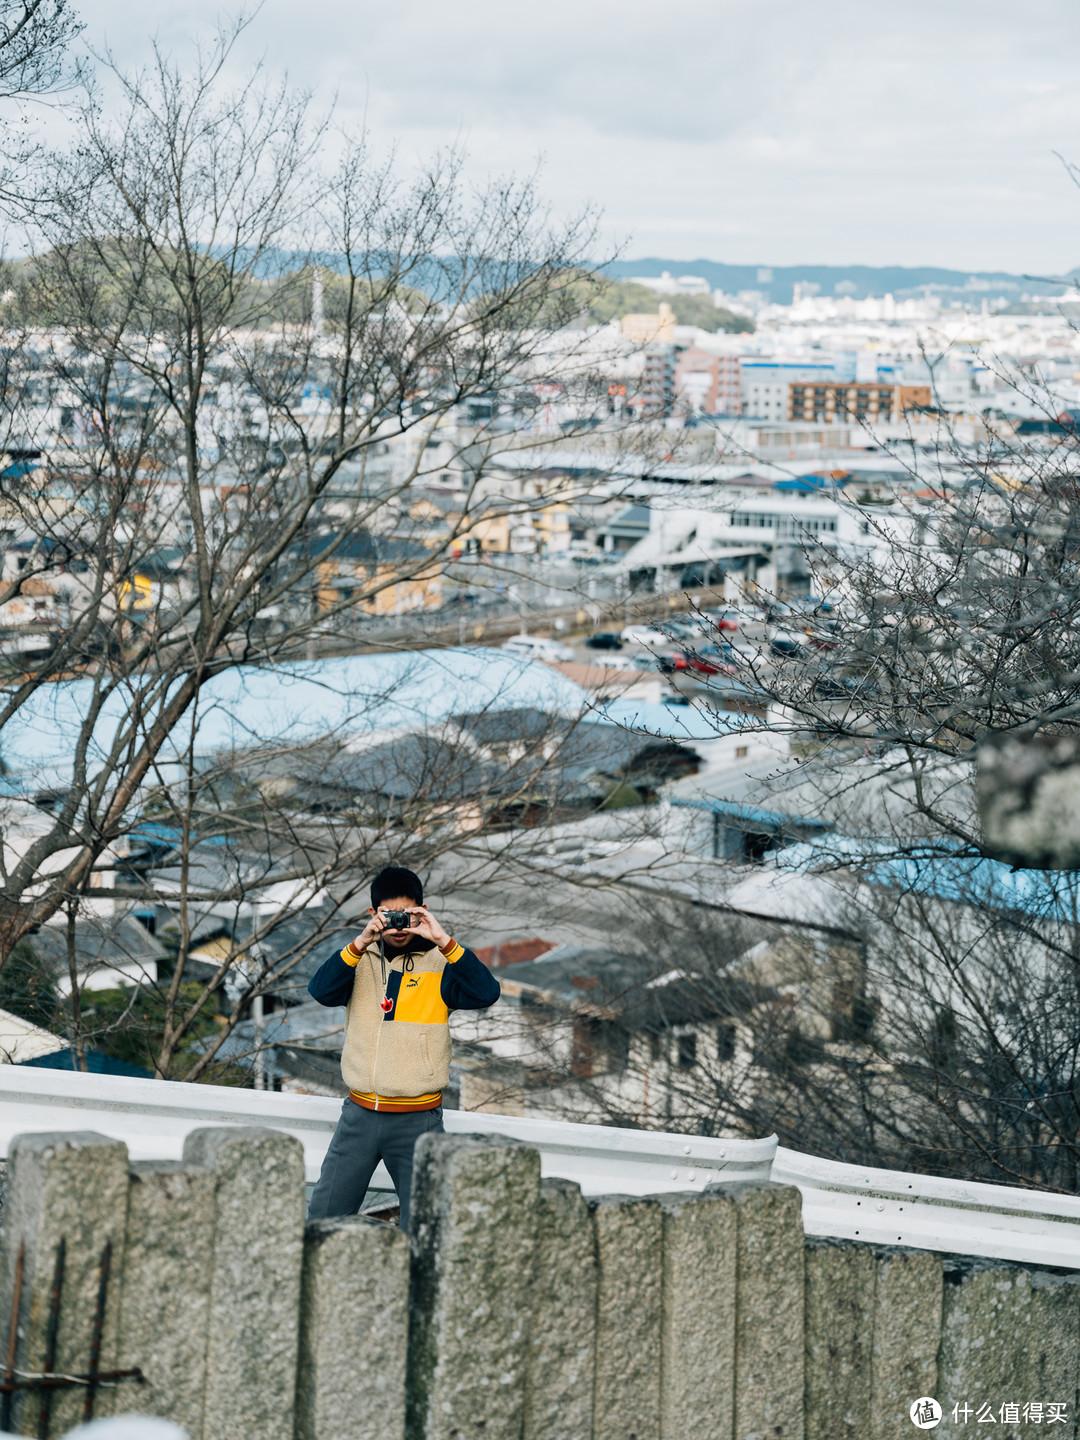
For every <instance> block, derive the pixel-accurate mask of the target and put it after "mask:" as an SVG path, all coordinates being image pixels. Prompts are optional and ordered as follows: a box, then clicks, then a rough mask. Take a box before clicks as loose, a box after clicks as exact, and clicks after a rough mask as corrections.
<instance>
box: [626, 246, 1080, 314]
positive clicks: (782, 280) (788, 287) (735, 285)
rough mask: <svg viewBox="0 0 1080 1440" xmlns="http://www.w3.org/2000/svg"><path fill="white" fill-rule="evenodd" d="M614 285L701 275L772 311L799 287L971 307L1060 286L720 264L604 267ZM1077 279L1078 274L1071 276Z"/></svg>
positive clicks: (907, 271)
mask: <svg viewBox="0 0 1080 1440" xmlns="http://www.w3.org/2000/svg"><path fill="white" fill-rule="evenodd" d="M605 269H606V271H607V273H608V274H610V275H611V276H612V277H613V278H614V279H617V280H627V279H629V278H630V277H631V276H632V275H661V274H662V273H663V272H664V271H665V270H669V271H670V272H671V274H672V275H701V276H703V277H704V278H705V279H706V280H707V281H708V282H709V284H710V285H711V286H712V288H713V289H714V290H724V291H726V292H727V293H728V294H729V295H737V294H738V293H739V291H740V290H760V291H761V292H762V293H763V294H764V295H766V296H767V297H768V298H769V300H771V301H772V302H773V304H776V305H790V304H791V300H792V291H793V289H794V286H795V284H796V283H797V282H801V283H802V284H804V285H806V284H811V285H816V286H817V287H818V289H817V292H816V293H817V294H819V295H851V296H852V297H853V298H854V299H856V300H865V299H867V298H868V297H869V296H881V295H887V294H891V295H894V296H895V297H896V299H897V300H906V299H908V298H909V297H911V296H914V295H925V294H935V295H940V296H941V299H942V300H943V301H945V302H948V301H949V300H960V299H963V300H965V301H967V302H968V303H970V302H971V301H972V300H980V299H982V298H983V297H984V296H985V297H986V299H988V300H996V299H999V298H1002V299H1008V300H1019V299H1020V298H1021V297H1022V296H1024V295H1028V296H1031V297H1033V298H1035V297H1039V296H1043V295H1049V294H1053V293H1054V292H1055V291H1056V290H1059V288H1060V287H1059V286H1056V285H1053V284H1048V283H1044V282H1040V281H1037V280H1028V279H1025V278H1024V277H1023V276H1022V275H1011V274H1009V273H1008V271H1005V270H983V271H970V272H968V271H965V270H944V269H940V268H939V267H937V266H933V265H924V266H908V265H769V266H763V265H723V264H721V263H720V261H718V260H658V259H654V258H653V257H651V256H650V257H649V258H647V259H643V260H619V261H616V262H615V263H614V264H612V265H608V266H606V267H605ZM1071 273H1072V274H1075V273H1077V272H1076V271H1073V272H1071Z"/></svg>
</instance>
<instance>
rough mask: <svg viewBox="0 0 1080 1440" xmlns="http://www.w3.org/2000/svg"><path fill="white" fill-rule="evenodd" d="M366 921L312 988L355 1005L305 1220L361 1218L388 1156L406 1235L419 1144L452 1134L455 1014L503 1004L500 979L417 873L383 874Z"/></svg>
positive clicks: (392, 870)
mask: <svg viewBox="0 0 1080 1440" xmlns="http://www.w3.org/2000/svg"><path fill="white" fill-rule="evenodd" d="M369 914H370V915H371V919H370V920H369V921H368V923H367V925H366V926H365V927H364V929H363V931H362V932H361V934H359V935H358V936H357V937H356V939H355V940H353V941H351V942H350V944H348V945H346V947H345V949H344V950H342V951H341V953H340V954H339V955H332V956H331V957H330V959H329V960H327V961H326V963H325V964H324V965H322V966H321V967H320V968H319V970H318V971H317V972H316V974H315V976H314V977H313V979H312V981H311V983H310V984H309V985H308V991H309V993H310V994H311V996H312V998H313V999H315V1000H317V1001H318V1002H319V1004H320V1005H345V1006H346V1007H347V1009H346V1014H345V1043H344V1046H343V1048H342V1053H341V1073H342V1075H343V1076H344V1079H345V1083H346V1085H348V1087H349V1098H348V1099H347V1100H346V1101H345V1103H344V1104H343V1106H342V1110H341V1119H340V1120H339V1121H338V1125H337V1129H336V1130H335V1131H334V1138H333V1139H332V1140H331V1142H330V1148H329V1150H328V1151H327V1152H326V1159H325V1160H324V1161H323V1167H322V1173H321V1175H320V1176H319V1182H318V1184H317V1185H316V1186H315V1192H314V1194H313V1195H312V1197H311V1204H310V1206H309V1207H308V1218H309V1219H310V1220H322V1219H325V1218H326V1217H328V1216H331V1215H355V1214H356V1212H357V1211H358V1210H359V1209H360V1206H361V1205H362V1204H363V1201H364V1196H365V1194H366V1193H367V1188H368V1185H369V1183H370V1181H371V1177H372V1175H373V1174H374V1171H375V1167H376V1165H377V1164H378V1163H379V1161H380V1160H382V1161H383V1162H384V1163H385V1165H386V1168H387V1170H389V1172H390V1178H391V1179H392V1180H393V1182H394V1189H395V1190H396V1191H397V1196H398V1202H399V1204H400V1207H401V1222H400V1223H401V1228H402V1230H405V1231H407V1230H408V1228H409V1199H410V1193H411V1190H412V1167H413V1147H414V1146H415V1145H416V1142H417V1140H418V1139H419V1138H420V1136H421V1135H426V1134H427V1133H428V1132H429V1131H432V1130H441V1129H442V1128H443V1123H442V1091H443V1087H444V1086H445V1085H446V1083H447V1080H448V1079H449V1076H450V1025H449V1018H450V1012H451V1010H485V1009H486V1008H487V1007H488V1006H489V1005H494V1003H495V1001H496V1000H498V998H499V982H498V981H497V980H496V979H495V977H494V976H493V975H492V974H491V972H490V971H489V970H488V969H487V967H486V966H485V965H483V964H482V963H481V961H479V960H478V959H477V958H476V956H475V955H474V954H473V953H472V951H471V950H466V949H465V947H464V946H462V945H459V944H457V942H456V941H455V940H454V939H453V937H452V936H450V935H448V934H447V933H446V931H445V930H444V929H443V927H442V926H441V925H440V924H439V922H438V920H436V918H435V916H434V915H432V913H431V911H430V910H428V908H427V906H426V905H425V904H424V887H423V885H422V884H421V881H420V877H419V876H418V875H415V874H414V873H413V872H412V871H411V870H406V869H404V868H403V867H401V866H398V865H390V866H387V868H386V869H384V870H381V871H380V872H379V874H378V875H376V876H375V879H374V880H373V881H372V883H371V908H370V911H369Z"/></svg>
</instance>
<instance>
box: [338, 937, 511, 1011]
mask: <svg viewBox="0 0 1080 1440" xmlns="http://www.w3.org/2000/svg"><path fill="white" fill-rule="evenodd" d="M451 954H453V951H451ZM439 991H440V994H441V995H442V998H443V1004H444V1005H445V1006H446V1008H447V1009H448V1010H486V1009H487V1007H488V1006H489V1005H494V1004H495V1001H496V1000H498V998H499V996H500V995H501V994H502V988H501V986H500V985H499V982H498V981H497V980H496V979H495V976H494V975H492V973H491V971H490V970H489V969H488V968H487V966H486V965H485V964H484V962H483V961H482V960H478V959H477V957H476V956H475V955H474V954H473V952H472V951H471V950H465V953H464V954H463V955H461V957H460V958H459V959H457V960H455V961H454V963H453V964H452V965H447V966H446V967H445V968H444V969H443V972H442V984H441V985H440V987H439ZM339 1003H340V1002H339Z"/></svg>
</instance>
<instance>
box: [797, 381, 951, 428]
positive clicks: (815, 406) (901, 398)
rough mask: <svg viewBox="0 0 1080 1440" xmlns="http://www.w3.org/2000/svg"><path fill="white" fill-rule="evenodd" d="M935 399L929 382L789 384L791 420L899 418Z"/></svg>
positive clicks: (819, 420)
mask: <svg viewBox="0 0 1080 1440" xmlns="http://www.w3.org/2000/svg"><path fill="white" fill-rule="evenodd" d="M932 403H933V400H932V391H931V388H930V386H929V385H886V384H880V383H877V384H875V383H872V382H864V383H859V382H855V381H835V380H834V381H829V380H825V379H816V380H812V381H807V380H801V381H793V382H792V383H791V384H790V385H789V386H788V413H787V418H788V419H789V420H809V421H817V422H819V423H820V422H821V421H826V422H827V421H830V420H848V421H850V420H855V421H871V422H872V421H876V420H895V419H898V418H899V417H900V416H901V415H902V414H903V413H904V411H906V410H917V409H925V408H927V407H929V406H930V405H931V404H932Z"/></svg>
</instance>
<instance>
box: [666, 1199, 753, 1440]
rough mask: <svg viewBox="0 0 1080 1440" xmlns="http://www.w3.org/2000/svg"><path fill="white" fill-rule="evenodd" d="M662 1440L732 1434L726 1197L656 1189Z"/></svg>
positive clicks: (734, 1240) (728, 1439) (732, 1260)
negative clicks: (660, 1236)
mask: <svg viewBox="0 0 1080 1440" xmlns="http://www.w3.org/2000/svg"><path fill="white" fill-rule="evenodd" d="M660 1204H661V1207H662V1208H663V1212H664V1260H663V1297H662V1306H663V1310H662V1321H661V1346H660V1364H661V1372H660V1434H661V1437H662V1440H685V1437H687V1436H690V1435H693V1436H694V1437H695V1440H732V1430H733V1426H734V1420H735V1285H736V1265H737V1250H738V1212H737V1209H736V1206H735V1204H734V1202H733V1201H732V1200H731V1198H730V1197H729V1196H727V1195H712V1194H703V1195H694V1194H678V1195H663V1196H661V1197H660Z"/></svg>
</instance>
